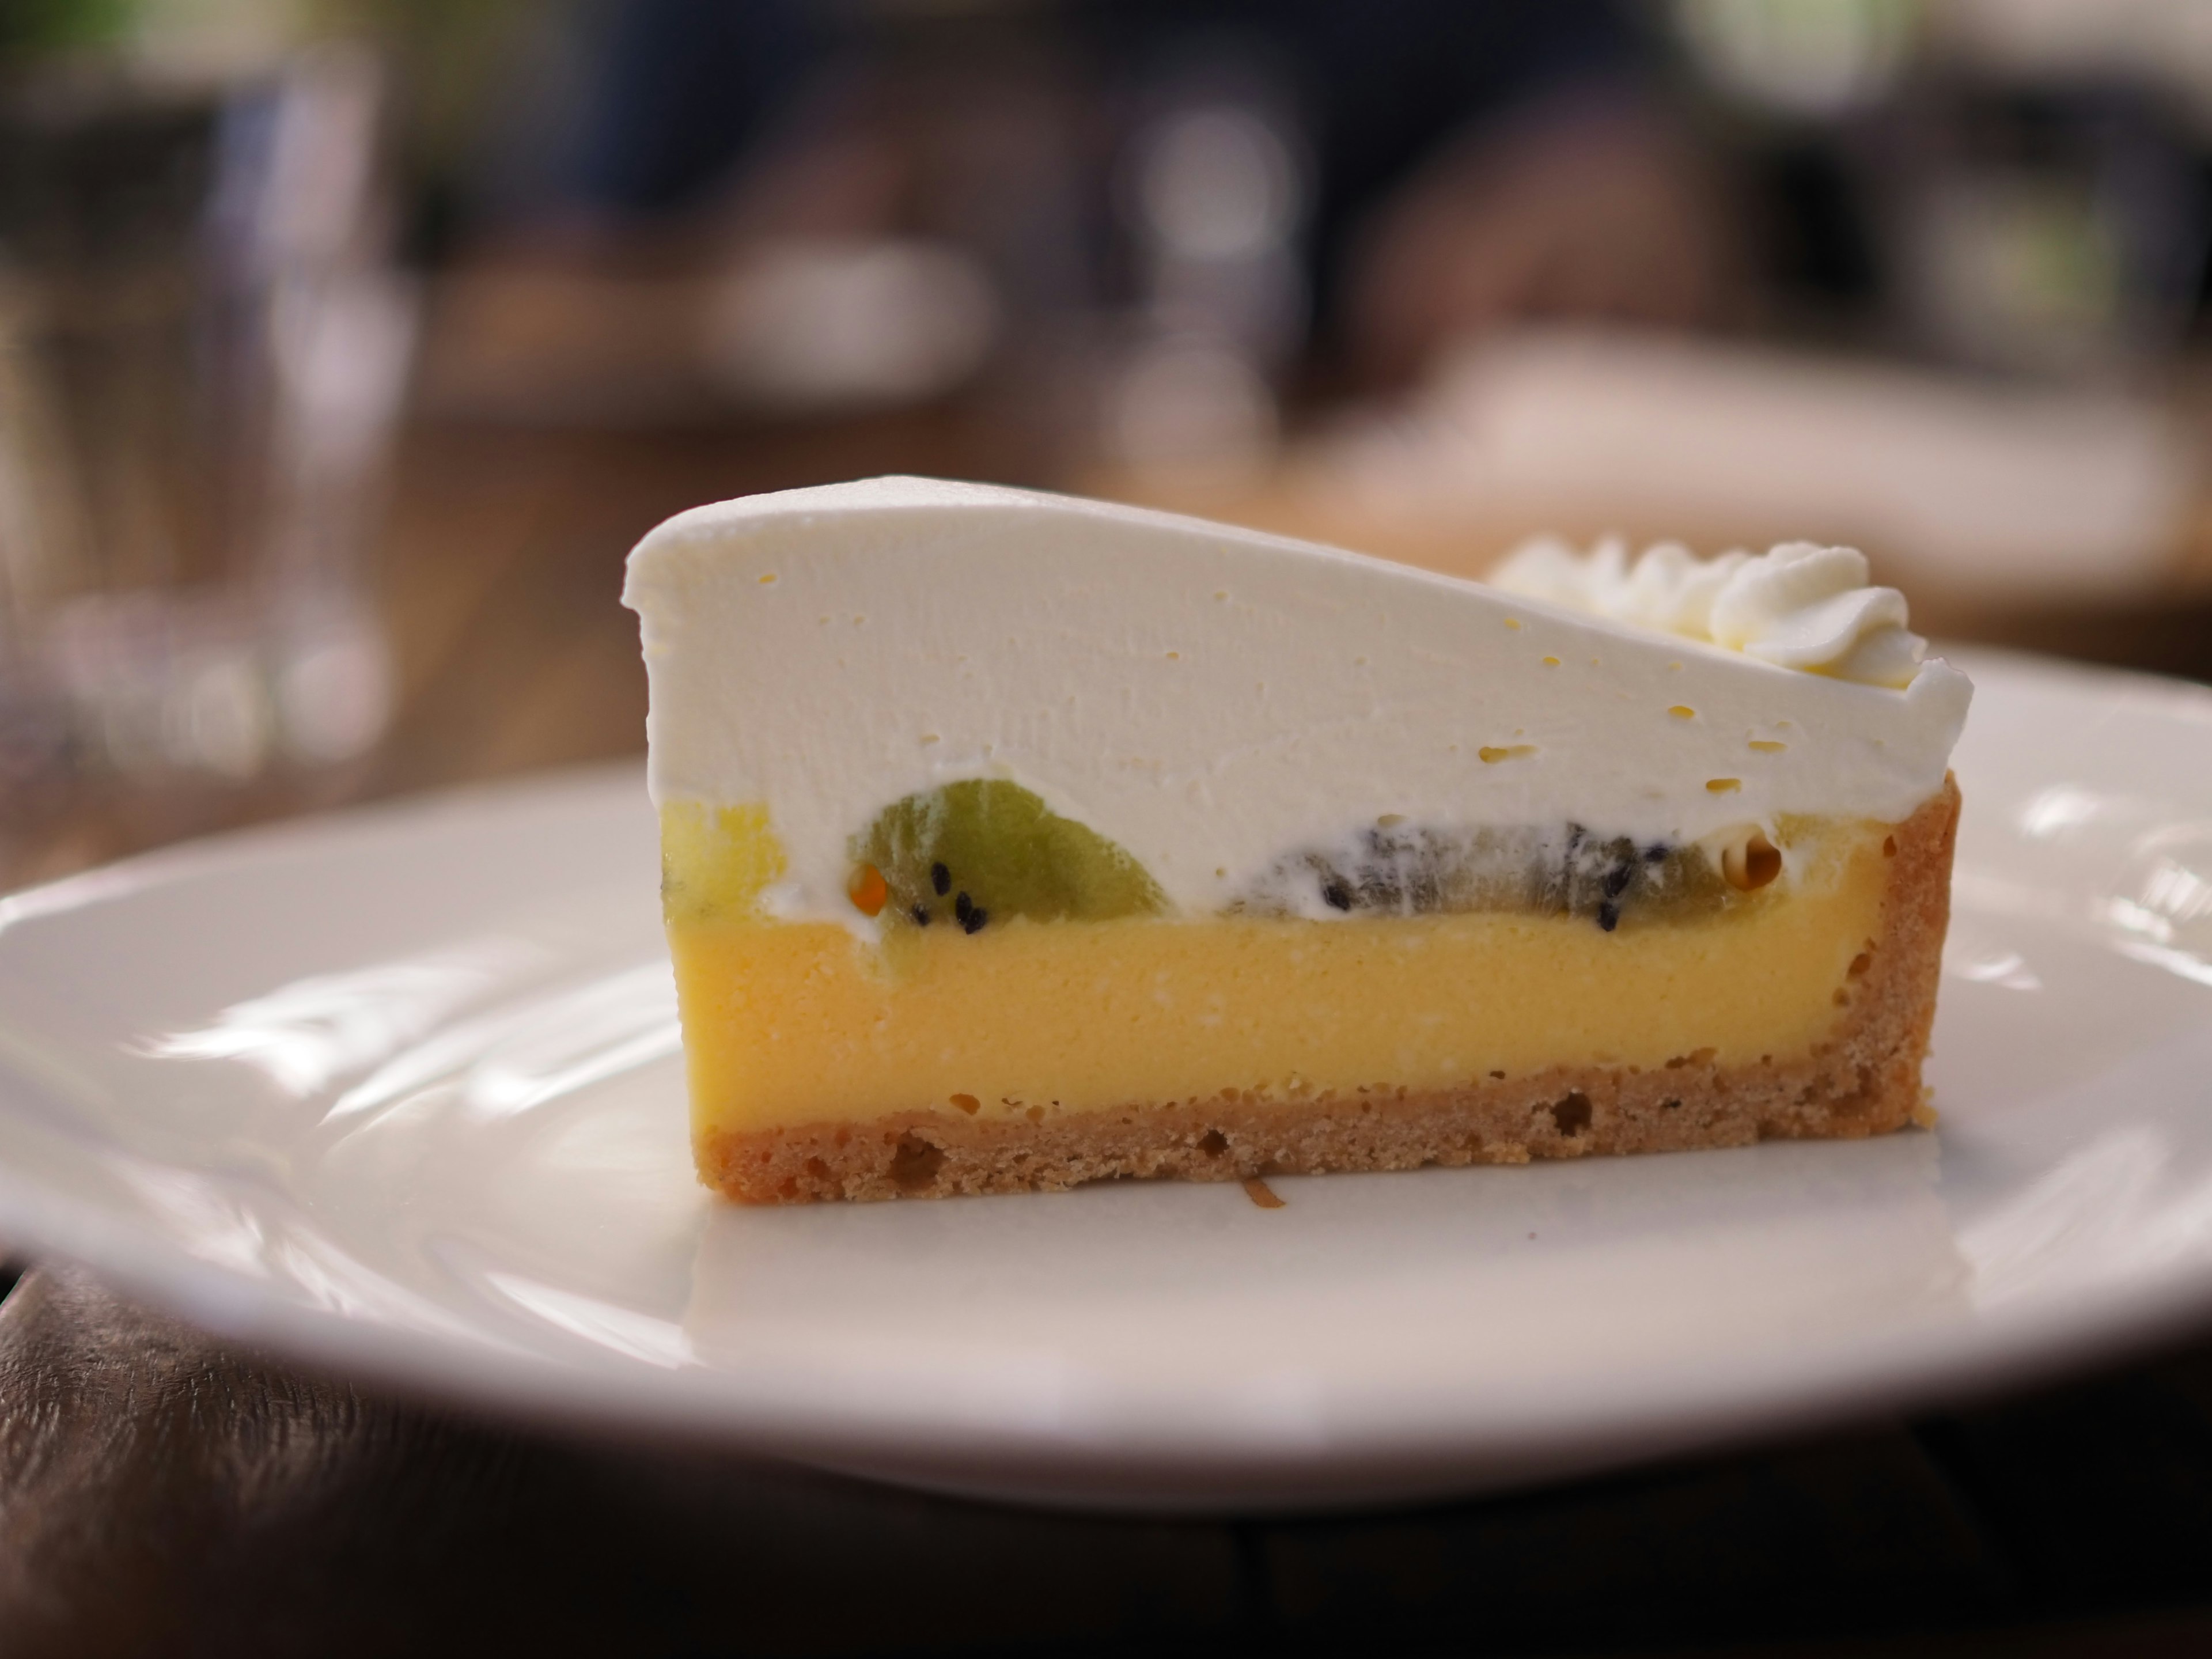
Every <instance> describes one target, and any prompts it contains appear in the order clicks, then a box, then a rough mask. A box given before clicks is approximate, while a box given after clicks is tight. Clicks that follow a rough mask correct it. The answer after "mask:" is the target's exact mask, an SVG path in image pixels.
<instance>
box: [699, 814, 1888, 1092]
mask: <svg viewBox="0 0 2212 1659" xmlns="http://www.w3.org/2000/svg"><path fill="white" fill-rule="evenodd" d="M1886 836H1887V826H1885V825H1881V824H1875V823H1869V824H1864V825H1858V826H1848V827H1841V828H1838V829H1834V830H1832V832H1831V833H1830V834H1829V836H1827V837H1826V849H1825V853H1824V856H1823V857H1822V859H1821V860H1820V863H1821V865H1822V866H1823V867H1822V869H1821V871H1820V878H1819V879H1817V880H1814V881H1796V882H1789V883H1782V884H1777V885H1776V887H1774V888H1772V889H1770V890H1766V891H1764V892H1760V893H1757V894H1753V895H1750V896H1747V900H1746V902H1742V903H1741V904H1740V905H1738V906H1736V907H1735V908H1731V909H1729V911H1727V912H1725V913H1724V914H1720V915H1713V916H1711V917H1708V918H1704V919H1699V920H1695V921H1680V922H1668V923H1658V924H1653V925H1649V926H1644V927H1636V928H1629V927H1623V928H1622V929H1620V931H1619V932H1615V933H1606V932H1604V931H1601V929H1600V928H1598V927H1595V926H1594V925H1593V924H1592V923H1591V922H1590V921H1589V920H1588V919H1586V918H1576V917H1571V916H1565V915H1560V916H1550V915H1513V914H1489V913H1486V914H1474V915H1430V916H1412V917H1395V916H1394V917H1364V916H1356V917H1352V918H1350V919H1347V920H1344V921H1304V920H1298V919H1294V918H1279V917H1265V918H1263V917H1253V916H1219V917H1209V918H1205V919H1200V920H1157V919H1145V918H1131V919H1126V920H1117V921H1054V922H1034V921H1026V920H1021V919H1017V920H1015V921H1011V922H1009V923H1007V924H1006V925H1004V926H997V925H994V926H993V927H991V928H990V929H988V930H987V931H985V932H982V933H977V934H975V935H973V936H970V935H966V934H963V933H959V932H958V931H957V930H956V929H954V928H951V927H941V928H934V929H927V930H906V931H903V932H902V933H900V934H899V935H898V936H896V938H894V939H890V940H889V941H888V942H887V943H886V944H884V945H869V944H866V943H865V942H864V941H862V940H860V939H856V938H855V937H854V934H853V933H851V932H849V931H848V930H847V929H845V928H843V927H839V926H836V924H834V923H827V922H777V921H767V920H762V919H757V918H755V917H751V916H748V915H743V914H734V913H732V911H730V910H728V909H711V908H705V909H702V908H686V907H685V906H684V904H683V903H681V902H671V905H670V907H669V939H670V945H671V950H672V951H673V954H674V957H675V964H676V976H677V987H678V994H679V997H680V1000H681V1005H682V1011H683V1019H684V1052H685V1055H686V1060H687V1064H688V1066H689V1072H690V1089H691V1100H692V1119H693V1127H694V1130H695V1132H696V1133H703V1132H705V1131H708V1130H723V1131H746V1130H758V1129H765V1128H773V1127H781V1126H797V1125H801V1124H810V1123H823V1122H845V1121H868V1120H870V1119H872V1118H876V1117H878V1116H882V1115H888V1114H891V1113H896V1112H908V1111H914V1110H918V1109H936V1110H941V1111H943V1112H945V1113H947V1114H957V1115H970V1116H984V1117H999V1116H1006V1115H1015V1114H1021V1115H1028V1116H1030V1118H1032V1119H1033V1120H1036V1121H1042V1118H1043V1117H1044V1116H1045V1115H1048V1114H1058V1113H1069V1112H1086V1111H1097V1110H1101V1109H1110V1108H1115V1107H1121V1106H1127V1105H1131V1104H1145V1103H1165V1102H1170V1101H1180V1100H1191V1099H1194V1098H1199V1097H1212V1096H1216V1095H1218V1094H1219V1093H1220V1092H1221V1091H1224V1090H1234V1091H1249V1093H1251V1094H1253V1095H1255V1096H1258V1097H1263V1098H1265V1097H1276V1098H1282V1099H1310V1098H1311V1097H1314V1096H1316V1095H1317V1094H1326V1093H1330V1092H1337V1091H1352V1090H1357V1089H1359V1088H1362V1087H1370V1088H1371V1087H1405V1088H1408V1089H1415V1090H1423V1089H1431V1088H1444V1087H1449V1086H1451V1085H1458V1084H1464V1083H1468V1082H1470V1081H1473V1080H1476V1079H1485V1078H1489V1077H1492V1076H1494V1075H1497V1074H1499V1073H1503V1074H1504V1075H1506V1076H1509V1077H1510V1076H1514V1075H1516V1074H1522V1073H1529V1072H1533V1071H1537V1070H1545V1069H1549V1068H1552V1067H1555V1066H1586V1065H1596V1066H1613V1065H1626V1066H1642V1067H1654V1066H1663V1065H1665V1064H1666V1062H1667V1061H1668V1060H1671V1059H1675V1058H1677V1057H1680V1056H1683V1055H1686V1054H1692V1053H1694V1052H1696V1051H1698V1050H1700V1049H1711V1050H1713V1051H1715V1054H1714V1057H1715V1058H1716V1059H1717V1060H1718V1061H1719V1062H1720V1063H1721V1064H1723V1065H1727V1064H1730V1063H1738V1062H1756V1061H1758V1060H1760V1059H1761V1058H1762V1057H1764V1056H1771V1057H1772V1058H1774V1059H1775V1060H1792V1059H1797V1058H1801V1057H1802V1056H1803V1055H1805V1054H1807V1053H1808V1051H1809V1050H1810V1049H1811V1048H1813V1047H1814V1045H1815V1044H1817V1043H1819V1042H1820V1041H1821V1040H1822V1039H1823V1038H1824V1037H1825V1036H1827V1035H1828V1034H1829V1033H1830V1032H1831V1031H1832V1030H1833V1028H1834V1027H1835V1025H1836V1024H1837V1021H1838V1017H1839V1015H1840V1013H1841V1012H1842V1011H1841V1008H1840V1006H1839V1004H1840V1001H1841V994H1842V993H1843V992H1844V987H1845V985H1846V982H1847V980H1848V977H1849V975H1850V968H1851V964H1852V961H1853V959H1854V957H1857V955H1858V954H1859V952H1860V951H1863V950H1865V949H1867V948H1869V945H1871V943H1872V942H1873V941H1874V940H1875V939H1876V938H1877V937H1878V934H1879V932H1880V919H1881V904H1882V899H1883V895H1884V891H1885V889H1886V885H1887V871H1888V860H1887V858H1886V857H1885V856H1884V850H1883V849H1884V842H1885V839H1886ZM738 885H740V886H742V885H743V883H739V884H738Z"/></svg>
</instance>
